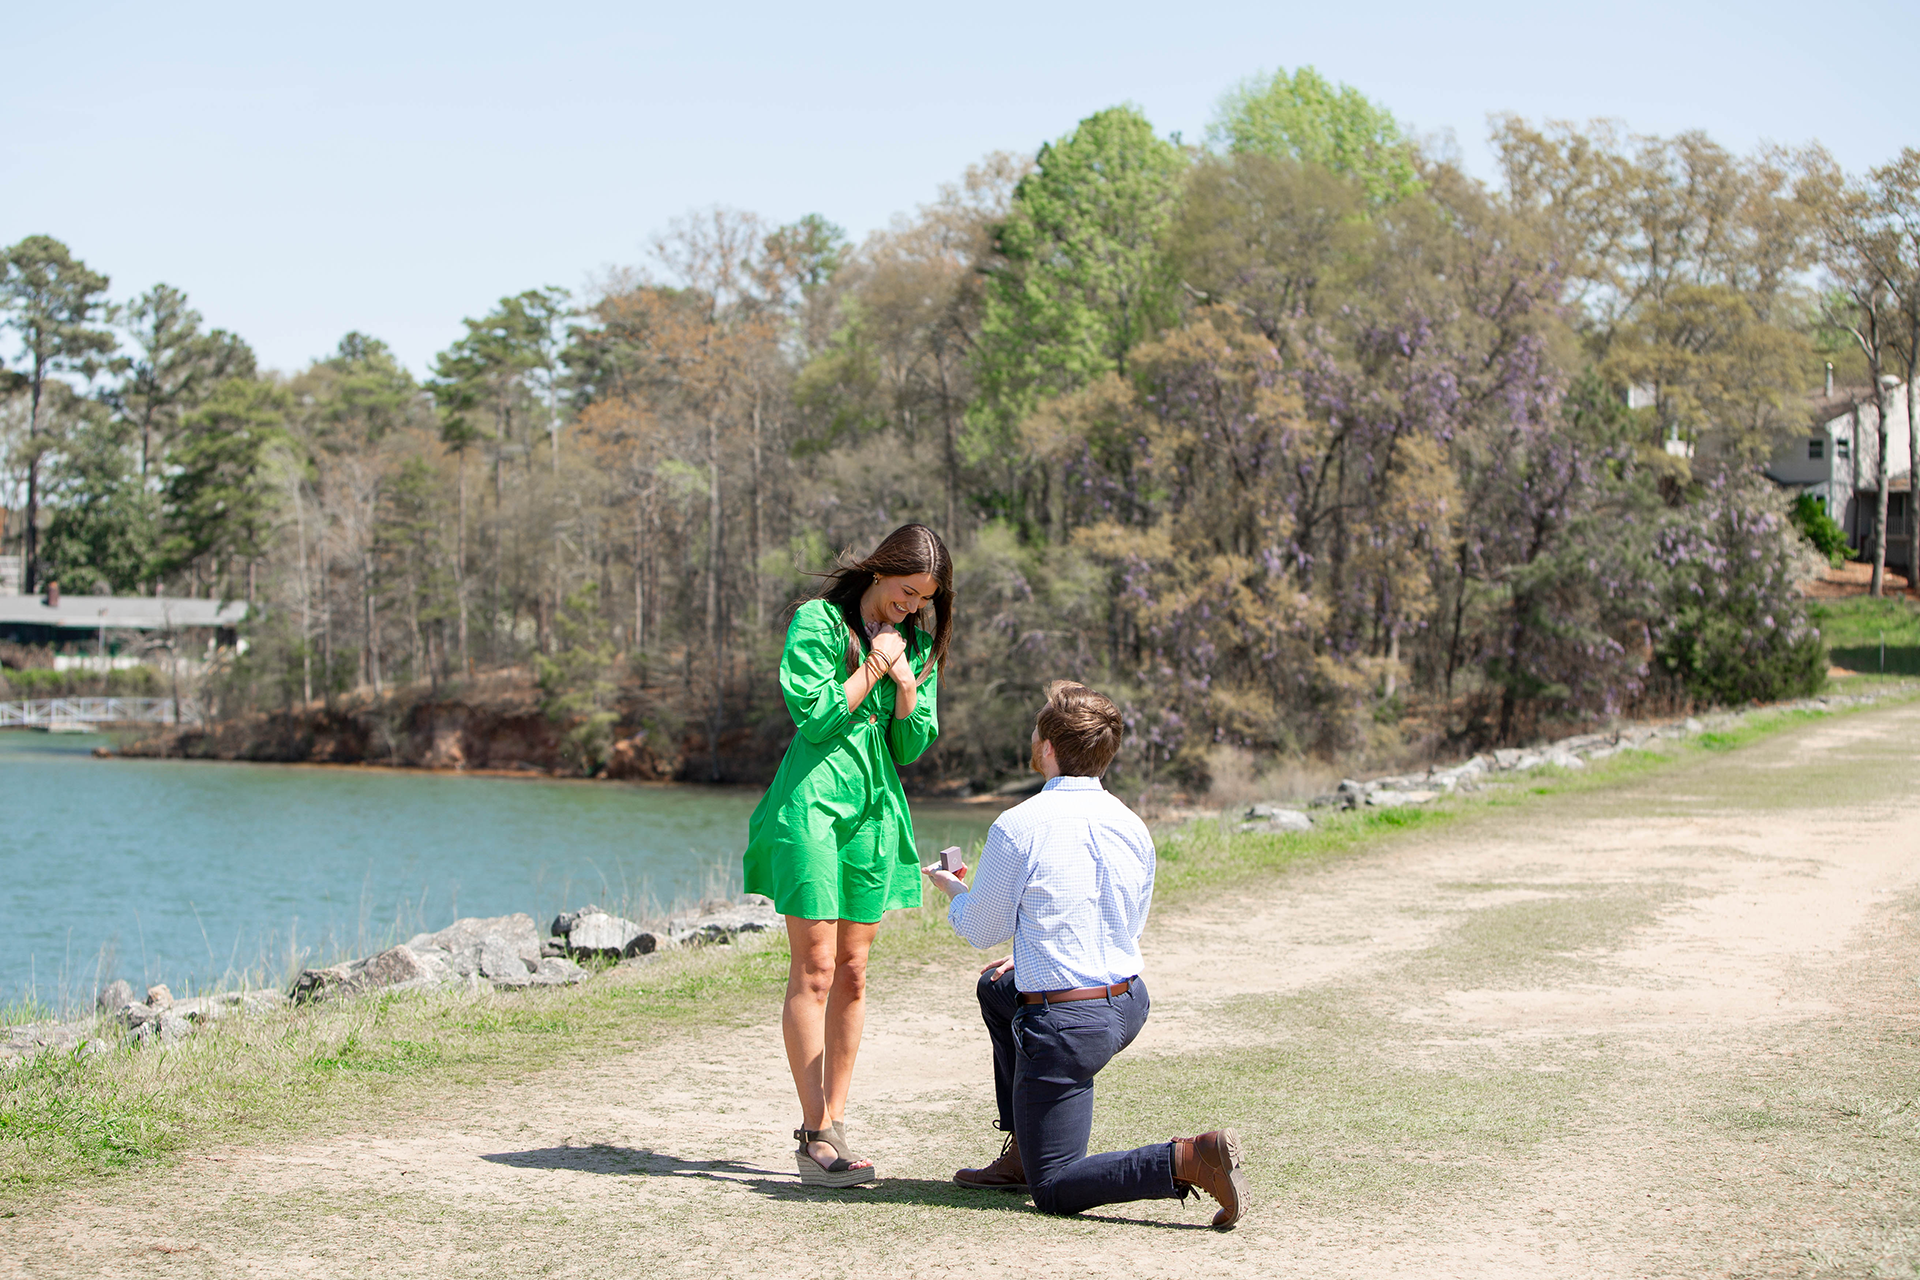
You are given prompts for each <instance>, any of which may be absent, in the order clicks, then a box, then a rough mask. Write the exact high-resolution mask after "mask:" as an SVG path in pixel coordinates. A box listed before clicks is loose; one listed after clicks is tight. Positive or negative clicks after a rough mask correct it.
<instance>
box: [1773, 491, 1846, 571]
mask: <svg viewBox="0 0 1920 1280" xmlns="http://www.w3.org/2000/svg"><path fill="white" fill-rule="evenodd" d="M1787 518H1788V519H1790V520H1792V521H1793V527H1794V528H1796V529H1798V530H1799V531H1800V533H1801V536H1802V537H1804V538H1806V540H1807V541H1808V542H1810V543H1812V544H1813V549H1814V550H1815V551H1818V552H1819V553H1820V554H1821V556H1822V557H1824V558H1825V559H1826V561H1827V562H1828V563H1829V564H1831V565H1833V566H1834V567H1835V568H1838V567H1839V566H1840V564H1841V563H1842V562H1843V561H1844V560H1845V559H1846V556H1847V532H1846V530H1844V529H1842V528H1841V527H1840V525H1839V524H1838V522H1836V521H1835V520H1834V518H1833V517H1832V516H1830V515H1828V514H1827V504H1826V503H1824V502H1822V501H1820V499H1818V498H1816V497H1814V496H1813V495H1812V494H1810V493H1803V494H1801V495H1800V496H1799V497H1797V498H1795V499H1794V500H1793V507H1792V509H1791V510H1790V511H1789V512H1788V515H1787Z"/></svg>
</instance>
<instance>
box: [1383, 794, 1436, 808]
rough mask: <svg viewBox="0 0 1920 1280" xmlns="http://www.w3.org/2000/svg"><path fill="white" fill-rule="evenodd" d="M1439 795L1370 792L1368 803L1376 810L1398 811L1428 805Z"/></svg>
mask: <svg viewBox="0 0 1920 1280" xmlns="http://www.w3.org/2000/svg"><path fill="white" fill-rule="evenodd" d="M1439 794H1440V793H1439V792H1438V791H1386V790H1381V791H1369V792H1368V793H1367V803H1368V804H1370V805H1372V806H1373V807H1375V808H1376V809H1398V808H1400V807H1401V806H1402V805H1410V804H1426V803H1427V802H1428V801H1430V800H1432V799H1434V798H1435V797H1436V796H1438V795H1439Z"/></svg>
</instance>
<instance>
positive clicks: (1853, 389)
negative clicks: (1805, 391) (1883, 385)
mask: <svg viewBox="0 0 1920 1280" xmlns="http://www.w3.org/2000/svg"><path fill="white" fill-rule="evenodd" d="M1872 399H1873V388H1872V387H1871V386H1869V385H1867V384H1866V383H1864V382H1862V383H1859V384H1857V385H1855V386H1848V387H1835V388H1834V389H1833V394H1832V395H1827V394H1825V393H1824V392H1820V391H1816V392H1813V393H1812V394H1810V395H1809V396H1808V397H1807V411H1808V414H1809V416H1811V417H1812V418H1813V422H1814V425H1815V426H1825V425H1826V424H1827V423H1829V422H1832V421H1833V420H1834V419H1835V418H1839V417H1844V416H1845V415H1847V414H1849V413H1852V412H1853V411H1854V409H1855V408H1856V407H1858V406H1859V405H1863V404H1866V403H1867V402H1868V401H1870V400H1872Z"/></svg>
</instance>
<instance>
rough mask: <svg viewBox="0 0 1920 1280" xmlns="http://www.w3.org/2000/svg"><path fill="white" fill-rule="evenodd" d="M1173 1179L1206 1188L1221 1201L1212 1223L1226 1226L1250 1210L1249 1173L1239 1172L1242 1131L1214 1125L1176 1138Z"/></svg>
mask: <svg viewBox="0 0 1920 1280" xmlns="http://www.w3.org/2000/svg"><path fill="white" fill-rule="evenodd" d="M1173 1181H1174V1183H1175V1185H1177V1186H1181V1187H1192V1188H1194V1189H1195V1190H1198V1191H1204V1192H1206V1193H1207V1194H1208V1195H1210V1196H1212V1197H1213V1198H1214V1199H1215V1200H1218V1201H1219V1202H1220V1209H1219V1212H1217V1213H1215V1214H1214V1215H1213V1225H1214V1226H1215V1227H1216V1228H1218V1229H1219V1230H1221V1231H1225V1230H1227V1229H1228V1228H1229V1227H1231V1226H1232V1225H1233V1224H1234V1223H1236V1222H1238V1221H1240V1217H1241V1215H1242V1214H1244V1213H1245V1212H1246V1211H1247V1177H1246V1175H1245V1174H1243V1173H1241V1172H1240V1135H1239V1134H1238V1133H1236V1132H1235V1131H1233V1130H1232V1129H1215V1130H1213V1131H1211V1132H1209V1133H1203V1134H1201V1135H1200V1136H1199V1137H1197V1138H1175V1139H1174V1140H1173Z"/></svg>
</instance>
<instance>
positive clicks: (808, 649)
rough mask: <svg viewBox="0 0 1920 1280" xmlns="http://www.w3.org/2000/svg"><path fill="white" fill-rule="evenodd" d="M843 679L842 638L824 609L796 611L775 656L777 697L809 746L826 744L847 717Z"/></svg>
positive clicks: (839, 629)
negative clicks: (783, 701)
mask: <svg viewBox="0 0 1920 1280" xmlns="http://www.w3.org/2000/svg"><path fill="white" fill-rule="evenodd" d="M846 680H847V674H846V636H845V634H843V632H842V631H841V628H840V627H838V626H836V625H834V620H833V618H831V617H829V616H828V615H827V614H826V613H825V611H824V610H822V609H819V608H815V607H813V606H812V605H811V604H808V605H803V606H801V609H800V612H798V613H796V614H794V616H793V625H792V626H790V627H788V628H787V647H786V650H785V651H784V652H783V653H781V655H780V692H781V694H783V695H784V696H785V697H786V700H787V712H788V714H790V715H792V716H793V723H794V726H795V727H796V728H798V729H799V730H800V734H801V736H802V737H804V738H805V739H806V740H807V741H808V742H813V743H820V742H825V741H826V740H827V739H828V738H831V737H833V736H834V735H835V734H836V733H839V732H840V730H841V729H843V728H845V727H846V723H847V721H848V720H850V719H851V718H852V713H851V712H850V711H848V710H847V690H846Z"/></svg>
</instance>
